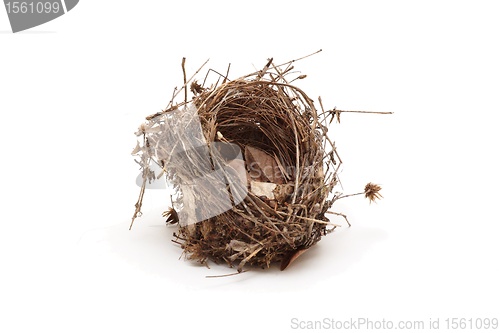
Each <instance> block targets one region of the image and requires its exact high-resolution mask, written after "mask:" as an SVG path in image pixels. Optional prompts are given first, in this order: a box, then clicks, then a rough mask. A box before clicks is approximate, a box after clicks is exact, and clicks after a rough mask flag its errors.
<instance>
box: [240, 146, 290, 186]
mask: <svg viewBox="0 0 500 333" xmlns="http://www.w3.org/2000/svg"><path fill="white" fill-rule="evenodd" d="M245 161H246V164H247V169H248V172H249V174H250V177H251V178H252V179H253V180H255V181H260V182H266V181H269V182H271V183H276V184H283V183H284V178H283V174H282V172H281V170H280V168H279V166H278V164H277V163H276V160H275V159H274V157H273V156H271V155H269V154H267V153H266V152H265V151H263V150H261V149H258V148H254V147H251V146H246V147H245Z"/></svg>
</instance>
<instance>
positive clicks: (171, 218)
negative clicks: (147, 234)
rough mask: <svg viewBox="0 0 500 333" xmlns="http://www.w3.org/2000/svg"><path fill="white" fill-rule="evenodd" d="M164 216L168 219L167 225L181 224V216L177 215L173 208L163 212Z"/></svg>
mask: <svg viewBox="0 0 500 333" xmlns="http://www.w3.org/2000/svg"><path fill="white" fill-rule="evenodd" d="M162 216H163V217H166V218H167V220H166V221H165V223H167V224H176V223H179V215H177V211H176V210H175V209H173V208H169V209H168V210H167V211H166V212H163V214H162Z"/></svg>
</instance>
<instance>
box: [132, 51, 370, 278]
mask: <svg viewBox="0 0 500 333" xmlns="http://www.w3.org/2000/svg"><path fill="white" fill-rule="evenodd" d="M292 63H293V62H288V63H285V64H283V65H274V63H273V61H272V59H271V60H269V61H268V63H267V64H266V66H264V68H263V69H262V70H259V71H257V72H254V73H251V74H249V75H246V76H243V77H240V78H238V79H234V80H229V79H228V77H227V75H219V80H218V81H217V82H216V83H215V84H212V85H210V86H208V85H207V84H206V83H205V82H204V83H203V84H199V83H198V82H197V81H191V80H186V74H185V70H184V61H183V67H182V68H183V71H184V86H183V89H181V90H179V91H176V92H175V94H174V98H172V101H171V102H170V104H169V106H168V107H167V109H166V110H164V111H162V112H159V113H157V114H155V115H151V116H149V117H147V120H148V122H147V123H145V124H143V125H141V127H140V128H139V131H138V132H137V133H136V134H137V135H138V136H141V137H142V139H143V142H142V143H139V142H138V144H137V147H136V149H135V150H134V152H133V153H134V154H135V155H137V156H139V157H140V159H139V160H138V161H137V162H138V163H139V164H140V166H141V168H142V175H143V184H142V188H141V193H140V196H139V200H138V202H137V204H136V211H135V214H134V217H133V220H134V219H135V218H136V217H137V216H139V214H140V209H141V205H142V197H143V195H144V192H145V190H146V188H147V186H146V184H147V183H148V182H150V181H152V180H154V179H158V178H160V177H165V178H166V179H167V182H168V183H169V184H170V185H171V186H172V188H173V190H174V195H173V196H172V204H171V205H172V207H171V208H170V209H169V210H168V211H167V212H165V213H164V216H165V217H166V218H167V222H168V223H173V224H177V225H178V229H177V230H176V232H174V237H175V239H174V242H176V243H178V244H180V246H181V247H182V249H183V250H184V253H185V254H186V257H187V258H189V259H193V260H196V261H198V262H200V263H207V261H208V260H211V261H213V262H216V263H220V262H225V263H227V264H228V265H229V266H231V267H233V266H236V267H237V269H238V271H239V272H241V271H242V269H243V267H244V266H245V265H251V266H258V267H263V268H267V267H269V266H270V265H271V264H273V263H275V262H278V263H281V269H282V270H283V269H285V268H286V267H287V266H288V265H289V264H290V263H291V262H292V261H293V260H294V259H295V258H297V257H298V256H299V255H300V254H302V253H303V252H304V251H306V250H307V249H308V248H310V247H311V246H313V245H314V244H316V243H317V242H318V241H319V240H320V239H321V238H322V237H323V236H325V235H327V234H328V233H329V232H331V231H332V230H333V229H335V228H336V227H337V225H335V224H332V223H331V222H330V221H329V219H328V217H327V214H328V213H330V212H329V209H330V207H331V206H332V204H333V203H334V202H335V201H336V200H338V199H339V198H341V197H342V196H341V195H340V194H338V193H333V189H334V188H335V186H336V185H337V171H338V169H339V166H340V164H341V159H340V158H339V155H338V154H337V150H336V148H335V145H334V144H333V142H332V141H331V140H330V139H329V137H328V135H327V131H328V125H329V124H330V123H331V122H332V120H333V119H334V117H339V115H340V112H342V111H339V110H335V109H334V110H328V111H325V110H323V107H322V105H321V100H320V106H321V108H320V110H318V109H317V108H316V106H315V105H314V102H313V100H312V99H311V98H309V97H308V96H307V95H306V93H305V92H304V91H302V90H301V89H300V88H298V87H297V86H295V84H294V83H293V82H294V81H295V80H296V79H303V78H305V75H300V76H297V75H296V74H295V75H296V77H294V78H291V76H293V75H294V74H293V72H292V69H293V66H292ZM198 72H199V70H198ZM198 72H197V73H198ZM197 73H195V75H196V74H197ZM195 75H194V76H195ZM207 76H208V75H207ZM205 79H206V78H205ZM188 87H189V88H190V89H189V90H190V91H191V93H192V98H191V99H189V100H188ZM181 91H183V92H184V101H183V102H181V103H177V104H175V103H174V99H175V96H177V95H178V94H179V93H180V92H181ZM152 165H157V166H159V171H157V172H155V171H154V170H153V168H152V167H151V166H152ZM379 190H380V187H378V185H374V184H368V185H367V188H365V191H364V192H362V193H360V194H363V193H364V194H365V196H367V197H369V198H370V199H371V200H372V199H374V198H378V197H379V193H378V191H379ZM133 220H132V222H133Z"/></svg>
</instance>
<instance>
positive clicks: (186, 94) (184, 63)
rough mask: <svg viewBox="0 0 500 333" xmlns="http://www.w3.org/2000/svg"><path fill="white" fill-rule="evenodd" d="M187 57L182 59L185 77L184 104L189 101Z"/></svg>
mask: <svg viewBox="0 0 500 333" xmlns="http://www.w3.org/2000/svg"><path fill="white" fill-rule="evenodd" d="M185 65H186V57H183V58H182V74H183V76H184V103H187V101H188V91H187V82H186V81H187V80H186V66H185Z"/></svg>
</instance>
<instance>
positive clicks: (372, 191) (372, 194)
mask: <svg viewBox="0 0 500 333" xmlns="http://www.w3.org/2000/svg"><path fill="white" fill-rule="evenodd" d="M381 189H382V187H380V185H377V184H373V183H368V184H366V186H365V198H368V200H370V203H372V202H374V201H375V200H377V199H381V198H383V197H382V195H381V194H380V193H379V191H380V190H381Z"/></svg>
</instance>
